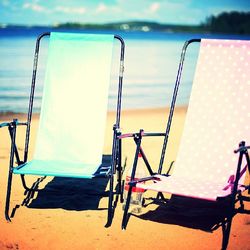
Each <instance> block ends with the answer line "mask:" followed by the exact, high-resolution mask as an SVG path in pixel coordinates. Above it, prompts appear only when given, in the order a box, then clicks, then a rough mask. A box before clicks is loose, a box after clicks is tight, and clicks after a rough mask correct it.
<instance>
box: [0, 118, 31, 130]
mask: <svg viewBox="0 0 250 250" xmlns="http://www.w3.org/2000/svg"><path fill="white" fill-rule="evenodd" d="M13 123H15V125H16V126H23V125H24V126H27V125H28V122H19V121H18V120H17V119H14V120H13V121H12V122H3V123H0V128H3V127H9V126H11V125H13Z"/></svg>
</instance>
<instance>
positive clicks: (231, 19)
mask: <svg viewBox="0 0 250 250" xmlns="http://www.w3.org/2000/svg"><path fill="white" fill-rule="evenodd" d="M58 27H62V28H78V29H113V30H143V31H145V29H146V30H148V31H149V30H150V31H162V32H209V33H225V34H242V35H243V34H250V12H237V11H233V12H223V13H221V14H219V15H217V16H210V17H208V18H206V20H205V21H204V22H203V23H201V24H200V25H174V24H161V23H157V22H148V21H129V22H117V23H107V24H81V23H64V24H59V25H58Z"/></svg>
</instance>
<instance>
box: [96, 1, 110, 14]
mask: <svg viewBox="0 0 250 250" xmlns="http://www.w3.org/2000/svg"><path fill="white" fill-rule="evenodd" d="M107 9H108V7H107V6H106V5H105V4H104V3H100V4H99V5H98V6H97V9H96V13H102V12H105V11H107Z"/></svg>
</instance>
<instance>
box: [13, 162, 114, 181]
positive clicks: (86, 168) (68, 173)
mask: <svg viewBox="0 0 250 250" xmlns="http://www.w3.org/2000/svg"><path fill="white" fill-rule="evenodd" d="M109 171H110V166H105V165H102V164H101V165H99V166H96V165H92V164H84V163H75V162H63V161H44V160H32V161H30V162H27V163H24V164H22V165H20V166H18V167H16V168H14V170H13V173H14V174H31V175H43V176H57V177H72V178H89V179H90V178H94V177H101V176H107V175H108V173H109Z"/></svg>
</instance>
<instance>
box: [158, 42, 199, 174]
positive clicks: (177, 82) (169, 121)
mask: <svg viewBox="0 0 250 250" xmlns="http://www.w3.org/2000/svg"><path fill="white" fill-rule="evenodd" d="M200 41H201V39H192V40H189V41H187V42H185V44H184V46H183V49H182V52H181V59H180V63H179V68H178V73H177V77H176V81H175V87H174V91H173V96H172V101H171V106H170V112H169V116H168V122H167V128H166V134H165V138H164V142H163V147H162V153H161V158H160V163H159V169H158V173H159V174H161V172H162V167H163V162H164V158H165V153H166V148H167V144H168V137H169V132H170V128H171V124H172V118H173V114H174V109H175V102H176V98H177V94H178V90H179V85H180V81H181V74H182V69H183V64H184V60H185V55H186V51H187V47H188V45H189V44H190V43H193V42H200Z"/></svg>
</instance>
